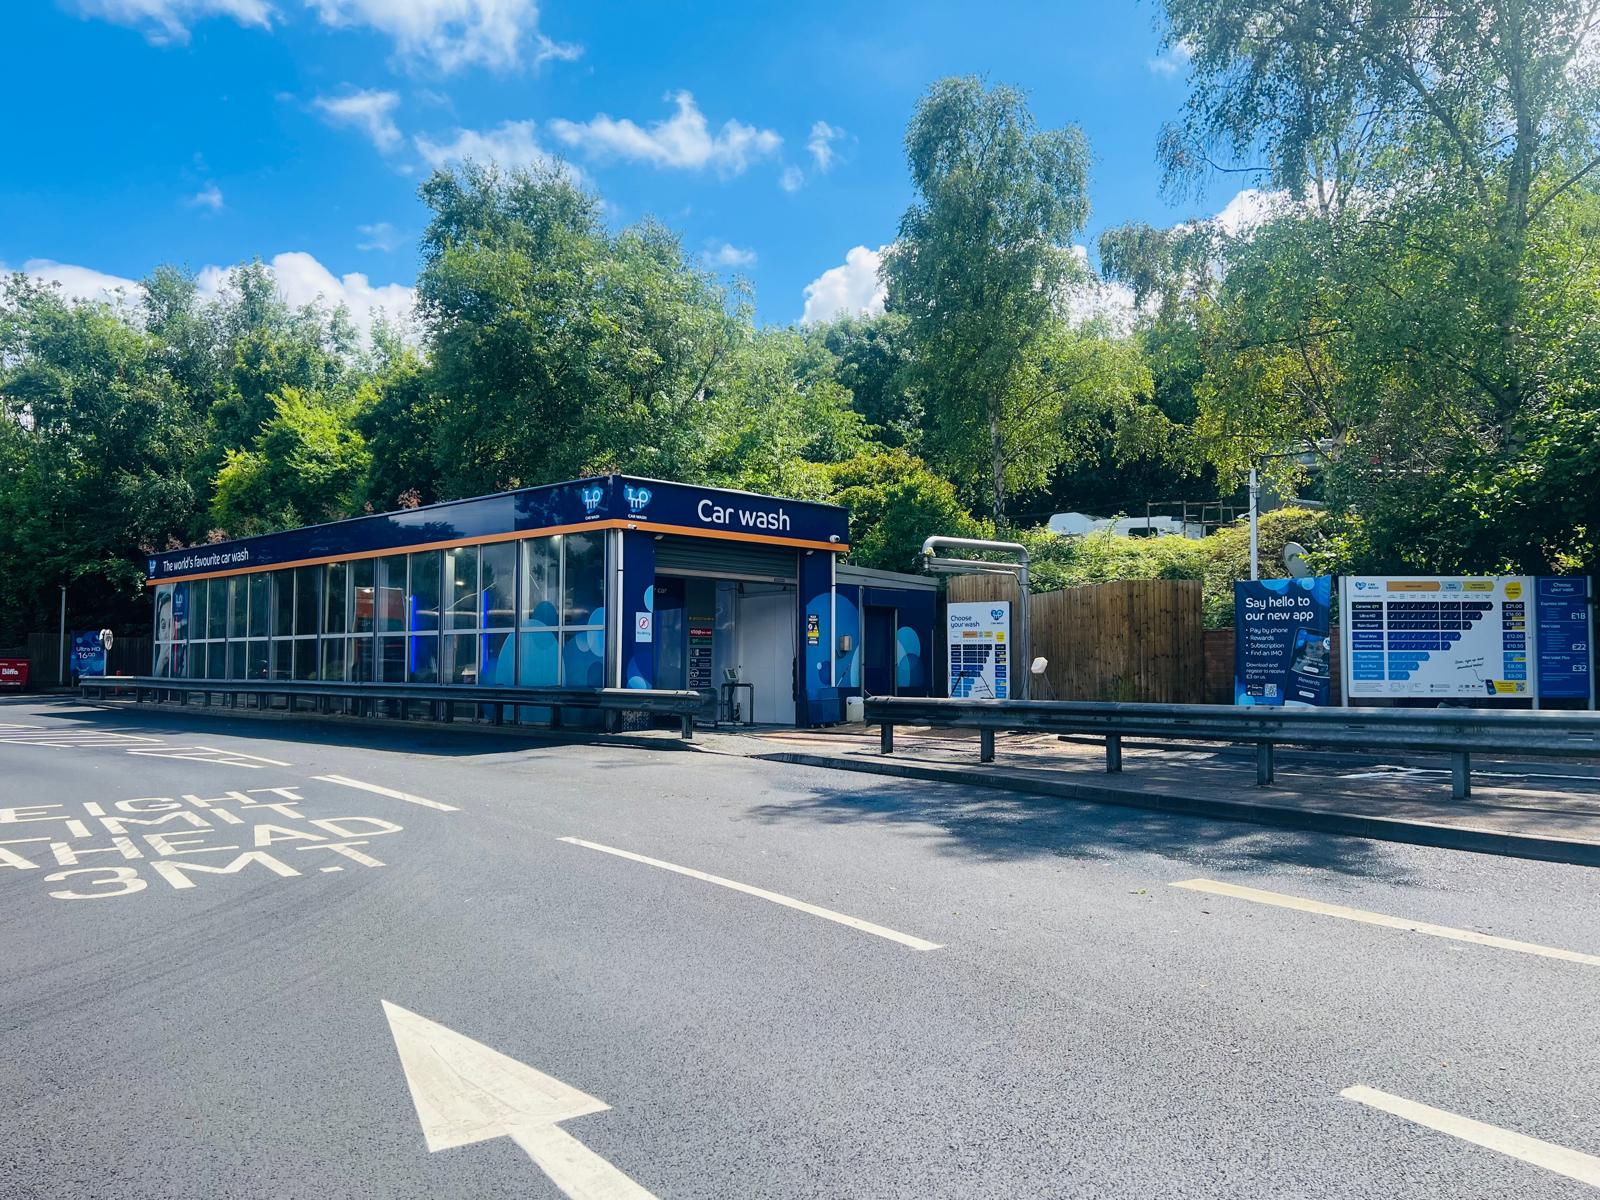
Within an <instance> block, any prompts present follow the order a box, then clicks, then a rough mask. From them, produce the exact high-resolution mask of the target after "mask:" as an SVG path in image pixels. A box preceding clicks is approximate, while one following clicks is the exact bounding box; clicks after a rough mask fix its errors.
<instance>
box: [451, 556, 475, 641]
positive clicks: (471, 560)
mask: <svg viewBox="0 0 1600 1200" xmlns="http://www.w3.org/2000/svg"><path fill="white" fill-rule="evenodd" d="M444 583H445V596H444V609H445V628H446V629H476V628H477V627H478V548H477V547H476V546H457V547H455V548H454V549H453V550H446V551H445V552H444Z"/></svg>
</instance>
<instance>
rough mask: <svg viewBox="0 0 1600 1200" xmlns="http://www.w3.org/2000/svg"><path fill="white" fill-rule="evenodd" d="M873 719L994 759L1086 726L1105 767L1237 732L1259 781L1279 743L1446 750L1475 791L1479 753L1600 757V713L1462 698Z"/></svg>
mask: <svg viewBox="0 0 1600 1200" xmlns="http://www.w3.org/2000/svg"><path fill="white" fill-rule="evenodd" d="M865 713H866V721H867V724H869V725H877V726H879V728H880V739H881V742H880V748H881V750H882V752H883V753H884V754H891V753H893V752H894V729H895V726H896V725H930V726H934V727H937V728H967V729H977V730H978V731H979V735H980V736H979V759H980V761H982V762H993V761H994V735H995V733H996V732H1030V733H1058V734H1089V735H1098V736H1102V737H1104V738H1105V740H1106V770H1107V771H1110V772H1116V771H1121V770H1122V739H1123V738H1125V737H1140V738H1150V739H1158V740H1167V741H1199V742H1239V743H1245V744H1252V743H1253V744H1254V745H1255V747H1256V783H1257V784H1260V785H1266V784H1269V783H1271V782H1272V781H1273V777H1274V767H1273V749H1274V747H1276V746H1305V747H1311V748H1314V749H1329V750H1332V749H1341V750H1418V751H1428V752H1434V753H1440V754H1448V755H1450V759H1451V772H1450V775H1451V793H1452V794H1453V795H1454V796H1455V797H1456V799H1458V800H1459V799H1465V798H1466V797H1467V796H1469V795H1470V794H1471V792H1472V755H1473V754H1476V753H1495V754H1534V755H1542V756H1549V757H1560V758H1580V757H1596V758H1600V713H1592V712H1580V713H1573V712H1543V711H1541V712H1534V711H1524V712H1494V711H1489V710H1486V709H1460V708H1428V709H1423V708H1337V709H1335V708H1321V709H1318V708H1266V707H1260V708H1256V707H1248V706H1241V707H1235V706H1233V705H1229V704H1114V703H1104V704H1102V703H1095V702H1081V701H1066V700H1062V701H1055V700H941V699H933V700H919V699H912V698H903V697H892V698H891V697H884V698H872V697H869V698H868V699H867V700H866V703H865Z"/></svg>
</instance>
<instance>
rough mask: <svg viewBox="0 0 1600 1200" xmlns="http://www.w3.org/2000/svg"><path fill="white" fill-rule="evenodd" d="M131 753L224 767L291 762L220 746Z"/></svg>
mask: <svg viewBox="0 0 1600 1200" xmlns="http://www.w3.org/2000/svg"><path fill="white" fill-rule="evenodd" d="M128 753H129V754H140V755H144V756H146V757H149V758H181V759H185V760H187V761H189V762H208V763H216V764H217V765H218V766H224V767H287V766H289V765H290V764H289V763H286V762H284V761H282V760H281V759H277V758H266V757H264V756H262V755H260V754H245V753H244V752H243V751H240V750H224V749H222V748H221V747H218V746H162V747H159V748H154V747H152V748H149V749H146V748H143V747H140V748H138V749H132V750H129V751H128Z"/></svg>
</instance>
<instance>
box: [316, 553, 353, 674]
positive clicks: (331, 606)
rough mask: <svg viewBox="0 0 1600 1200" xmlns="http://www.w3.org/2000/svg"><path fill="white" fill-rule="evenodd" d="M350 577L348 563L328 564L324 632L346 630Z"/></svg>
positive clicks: (323, 619)
mask: <svg viewBox="0 0 1600 1200" xmlns="http://www.w3.org/2000/svg"><path fill="white" fill-rule="evenodd" d="M349 578H350V568H349V567H348V566H347V565H346V564H344V563H329V564H328V581H327V584H326V585H325V589H326V590H325V591H324V593H323V597H322V632H323V633H343V632H344V629H345V619H346V616H347V613H348V611H349V599H348V597H347V596H346V595H345V589H346V587H347V586H348V581H349ZM341 653H343V652H342V651H341Z"/></svg>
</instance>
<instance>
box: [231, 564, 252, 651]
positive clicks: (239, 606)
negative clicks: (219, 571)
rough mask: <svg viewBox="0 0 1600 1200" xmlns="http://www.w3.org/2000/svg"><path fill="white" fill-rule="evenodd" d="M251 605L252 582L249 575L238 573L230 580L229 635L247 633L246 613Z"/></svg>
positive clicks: (239, 635)
mask: <svg viewBox="0 0 1600 1200" xmlns="http://www.w3.org/2000/svg"><path fill="white" fill-rule="evenodd" d="M249 606H250V582H249V579H248V577H247V576H244V575H236V576H234V577H233V578H232V579H230V580H228V636H229V637H231V638H242V637H243V636H244V635H245V624H246V622H245V615H246V610H247V609H248V608H249Z"/></svg>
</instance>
